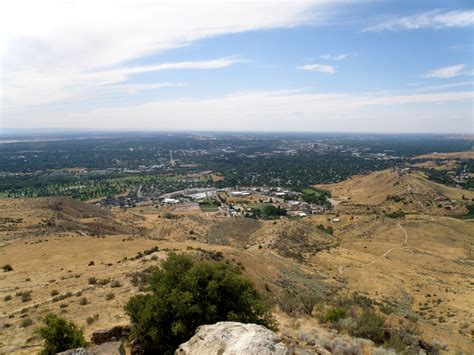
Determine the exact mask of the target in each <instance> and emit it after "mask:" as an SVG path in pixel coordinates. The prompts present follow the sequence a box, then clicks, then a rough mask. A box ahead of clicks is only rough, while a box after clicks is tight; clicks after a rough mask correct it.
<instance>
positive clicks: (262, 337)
mask: <svg viewBox="0 0 474 355" xmlns="http://www.w3.org/2000/svg"><path fill="white" fill-rule="evenodd" d="M198 354H199V355H216V354H218V355H241V354H246V355H253V354H255V355H290V350H289V349H288V347H287V346H286V345H285V344H283V343H282V341H281V338H280V337H279V336H278V335H276V334H275V333H274V332H272V331H270V330H268V329H267V328H265V327H263V326H261V325H256V324H243V323H237V322H219V323H216V324H212V325H203V326H200V327H198V328H197V330H196V334H195V335H194V336H193V337H192V338H191V339H189V340H188V341H187V342H186V343H184V344H181V345H180V347H179V348H178V349H177V350H176V351H175V355H198Z"/></svg>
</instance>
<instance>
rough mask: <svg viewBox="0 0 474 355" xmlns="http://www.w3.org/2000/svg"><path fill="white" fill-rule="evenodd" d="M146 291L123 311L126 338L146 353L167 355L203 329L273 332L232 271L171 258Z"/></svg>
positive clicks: (249, 287) (264, 308)
mask: <svg viewBox="0 0 474 355" xmlns="http://www.w3.org/2000/svg"><path fill="white" fill-rule="evenodd" d="M149 290H150V291H151V293H149V294H140V295H137V296H134V297H132V298H131V299H130V301H129V302H128V304H127V305H126V306H125V311H126V313H127V314H128V316H129V317H130V320H131V323H132V334H131V337H132V338H133V339H136V340H137V342H138V344H140V346H142V347H143V349H144V350H145V351H146V352H147V353H154V354H155V353H159V354H172V353H173V351H174V350H175V349H176V348H177V347H178V346H179V344H181V343H183V342H185V341H186V340H188V339H189V338H191V336H193V335H194V332H195V330H196V328H197V327H198V326H199V325H202V324H213V323H216V322H219V321H238V322H244V323H256V324H262V325H265V326H267V327H269V328H275V321H274V319H273V317H272V315H271V308H270V306H269V304H268V303H266V302H265V301H264V300H263V299H262V297H261V296H260V295H259V293H258V292H257V290H256V289H255V287H254V286H253V284H252V283H251V282H250V281H248V280H246V279H244V278H243V277H241V275H240V274H239V270H238V269H237V268H235V266H231V265H228V264H216V263H210V262H199V263H196V262H194V261H193V260H192V259H190V258H189V257H187V256H184V255H176V254H170V256H169V257H168V259H167V260H166V261H165V262H164V263H163V264H162V267H161V268H160V269H157V270H155V271H154V272H153V273H152V274H151V276H150V278H149Z"/></svg>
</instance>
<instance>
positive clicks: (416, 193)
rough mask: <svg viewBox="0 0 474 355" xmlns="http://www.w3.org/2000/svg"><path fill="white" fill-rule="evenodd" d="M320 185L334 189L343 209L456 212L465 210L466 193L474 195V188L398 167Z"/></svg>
mask: <svg viewBox="0 0 474 355" xmlns="http://www.w3.org/2000/svg"><path fill="white" fill-rule="evenodd" d="M317 187H319V188H322V189H327V190H329V191H331V194H332V197H333V199H334V200H335V201H336V203H337V204H338V208H339V209H344V210H351V209H354V208H355V207H361V206H362V207H364V208H365V209H366V210H367V211H370V210H371V209H374V208H375V209H377V211H378V212H384V211H393V210H399V209H401V210H403V211H405V212H408V213H425V214H435V215H456V214H463V213H466V209H465V208H464V207H463V204H464V201H463V196H464V198H465V199H474V192H472V191H468V190H464V189H459V188H453V187H448V186H445V185H442V184H438V183H435V182H432V181H429V180H428V179H427V178H426V177H425V176H424V175H423V174H422V173H420V172H409V173H402V172H400V171H399V170H395V169H387V170H383V171H378V172H374V173H371V174H368V175H357V176H354V177H352V178H350V179H348V180H346V181H343V182H341V183H337V184H327V185H317Z"/></svg>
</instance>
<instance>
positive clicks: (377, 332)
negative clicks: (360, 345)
mask: <svg viewBox="0 0 474 355" xmlns="http://www.w3.org/2000/svg"><path fill="white" fill-rule="evenodd" d="M350 333H351V335H353V336H356V337H358V338H366V339H370V340H372V341H373V342H374V343H377V344H381V343H383V341H384V338H385V320H384V318H382V317H381V316H379V315H378V314H376V313H375V312H374V311H372V310H369V309H366V310H364V312H363V313H362V315H361V316H360V318H359V319H357V326H356V327H354V328H353V329H351V331H350Z"/></svg>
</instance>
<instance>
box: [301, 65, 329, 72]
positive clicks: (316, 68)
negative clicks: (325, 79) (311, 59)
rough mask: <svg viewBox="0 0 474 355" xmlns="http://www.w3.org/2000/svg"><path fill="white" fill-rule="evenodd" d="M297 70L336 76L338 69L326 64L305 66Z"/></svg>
mask: <svg viewBox="0 0 474 355" xmlns="http://www.w3.org/2000/svg"><path fill="white" fill-rule="evenodd" d="M297 69H300V70H306V71H315V72H319V73H327V74H334V73H335V72H336V69H335V68H334V67H333V66H332V65H325V64H305V65H302V66H300V67H297Z"/></svg>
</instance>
